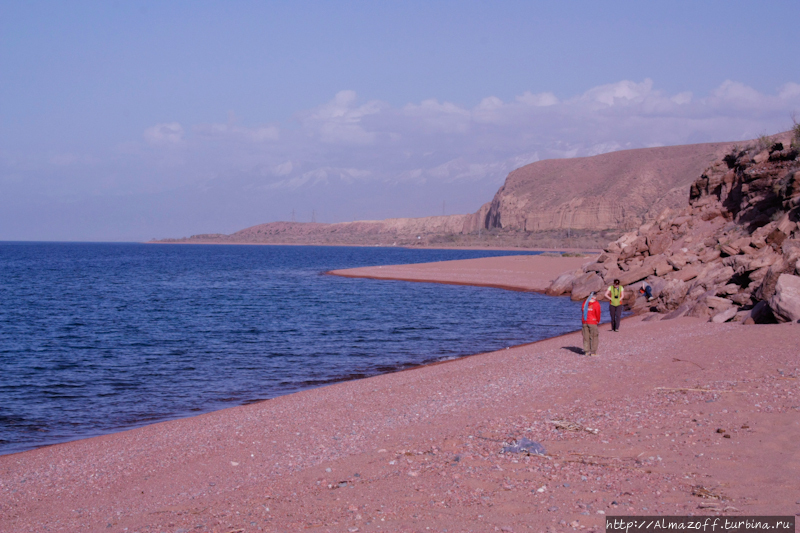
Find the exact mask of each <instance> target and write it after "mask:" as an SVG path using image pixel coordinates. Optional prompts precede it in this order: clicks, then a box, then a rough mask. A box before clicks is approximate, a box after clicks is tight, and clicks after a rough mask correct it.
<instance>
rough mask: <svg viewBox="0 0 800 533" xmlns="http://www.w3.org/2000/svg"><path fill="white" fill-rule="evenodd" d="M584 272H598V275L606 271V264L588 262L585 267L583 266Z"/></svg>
mask: <svg viewBox="0 0 800 533" xmlns="http://www.w3.org/2000/svg"><path fill="white" fill-rule="evenodd" d="M583 271H584V272H598V273H599V274H600V275H602V274H603V272H605V271H606V266H605V265H604V264H603V263H600V262H597V263H589V264H588V265H586V266H585V267H583Z"/></svg>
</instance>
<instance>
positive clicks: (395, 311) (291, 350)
mask: <svg viewBox="0 0 800 533" xmlns="http://www.w3.org/2000/svg"><path fill="white" fill-rule="evenodd" d="M510 254H511V252H492V251H472V250H469V251H466V250H411V249H402V248H401V249H397V248H355V247H310V246H203V245H192V246H187V245H144V244H95V243H91V244H89V243H0V453H11V452H17V451H22V450H26V449H31V448H34V447H37V446H41V445H45V444H52V443H57V442H63V441H66V440H71V439H75V438H83V437H88V436H93V435H98V434H103V433H109V432H112V431H117V430H120V429H124V428H131V427H135V426H138V425H142V424H145V423H151V422H155V421H161V420H168V419H173V418H178V417H184V416H189V415H194V414H198V413H202V412H208V411H212V410H215V409H220V408H223V407H228V406H233V405H241V404H244V403H248V402H254V401H258V400H263V399H268V398H273V397H275V396H278V395H282V394H287V393H291V392H295V391H299V390H303V389H307V388H311V387H315V386H320V385H324V384H328V383H332V382H336V381H340V380H345V379H353V378H359V377H366V376H372V375H375V374H379V373H382V372H390V371H394V370H398V369H402V368H408V367H410V366H414V365H419V364H424V363H428V362H433V361H439V360H443V359H448V358H454V357H459V356H463V355H467V354H473V353H479V352H485V351H490V350H495V349H499V348H503V347H506V346H512V345H515V344H521V343H525V342H531V341H534V340H539V339H542V338H546V337H552V336H554V335H559V334H561V333H565V332H567V331H571V330H575V329H577V328H578V327H579V323H578V322H577V321H578V320H579V318H578V317H579V311H578V307H579V304H577V303H574V302H570V301H569V300H568V299H565V298H548V297H545V296H542V295H539V294H534V293H523V292H513V291H504V290H500V289H493V288H483V287H465V286H453V285H440V284H429V283H411V282H401V281H379V280H365V279H351V278H341V277H337V276H330V275H324V274H323V273H324V272H325V271H328V270H332V269H338V268H351V267H359V266H369V265H388V264H398V263H420V262H429V261H442V260H450V259H466V258H475V257H487V256H496V255H510Z"/></svg>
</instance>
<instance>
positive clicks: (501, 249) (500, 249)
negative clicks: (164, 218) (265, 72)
mask: <svg viewBox="0 0 800 533" xmlns="http://www.w3.org/2000/svg"><path fill="white" fill-rule="evenodd" d="M32 242H37V241H32ZM137 244H207V245H215V246H226V245H230V246H329V247H341V248H348V247H352V248H403V249H406V250H477V251H488V252H492V251H497V252H543V253H544V252H572V253H582V254H588V255H591V254H599V253H602V250H601V249H600V248H570V247H565V248H542V247H535V248H523V247H520V246H508V247H506V246H500V247H494V246H428V245H419V246H417V245H415V246H393V245H390V244H331V243H310V244H308V243H296V242H214V241H209V242H165V241H163V240H160V241H158V240H157V241H142V242H139V243H137Z"/></svg>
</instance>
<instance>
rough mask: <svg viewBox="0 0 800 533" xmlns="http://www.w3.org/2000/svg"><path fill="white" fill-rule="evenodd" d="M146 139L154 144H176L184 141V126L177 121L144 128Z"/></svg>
mask: <svg viewBox="0 0 800 533" xmlns="http://www.w3.org/2000/svg"><path fill="white" fill-rule="evenodd" d="M144 140H145V141H147V142H148V143H149V144H153V145H171V144H172V145H174V144H180V143H181V141H183V126H181V125H180V124H178V123H177V122H168V123H164V124H156V125H155V126H152V127H150V128H147V129H146V130H144Z"/></svg>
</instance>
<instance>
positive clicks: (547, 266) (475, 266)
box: [330, 255, 593, 292]
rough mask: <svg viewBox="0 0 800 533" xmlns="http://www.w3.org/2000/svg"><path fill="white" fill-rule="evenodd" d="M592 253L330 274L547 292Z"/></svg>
mask: <svg viewBox="0 0 800 533" xmlns="http://www.w3.org/2000/svg"><path fill="white" fill-rule="evenodd" d="M592 257H593V256H591V255H589V256H585V257H551V256H541V255H515V256H501V257H484V258H481V259H463V260H458V261H444V262H439V263H420V264H413V265H389V266H381V267H362V268H349V269H346V270H333V271H331V272H330V274H335V275H337V276H345V277H351V278H369V279H396V280H402V281H420V282H432V283H447V284H451V285H479V286H481V287H497V288H500V289H509V290H515V291H532V292H544V290H545V289H546V288H547V286H548V285H549V284H550V282H551V281H552V280H553V279H555V278H556V277H558V275H559V274H561V273H562V272H565V271H567V270H575V269H578V268H580V267H581V266H582V265H584V264H586V263H587V262H591V261H592Z"/></svg>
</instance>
